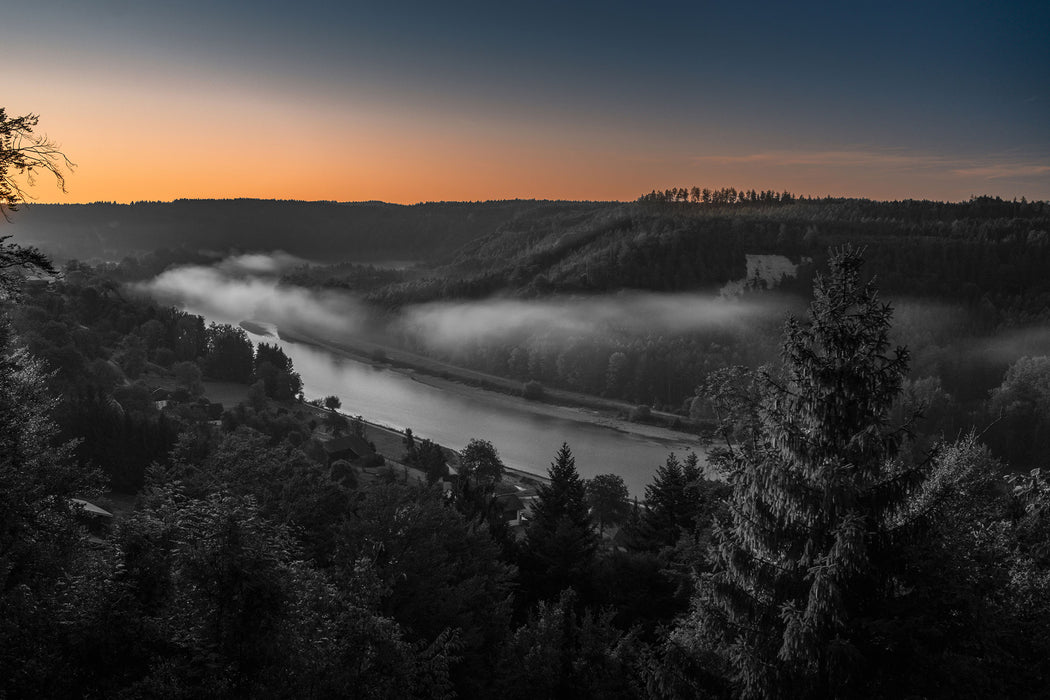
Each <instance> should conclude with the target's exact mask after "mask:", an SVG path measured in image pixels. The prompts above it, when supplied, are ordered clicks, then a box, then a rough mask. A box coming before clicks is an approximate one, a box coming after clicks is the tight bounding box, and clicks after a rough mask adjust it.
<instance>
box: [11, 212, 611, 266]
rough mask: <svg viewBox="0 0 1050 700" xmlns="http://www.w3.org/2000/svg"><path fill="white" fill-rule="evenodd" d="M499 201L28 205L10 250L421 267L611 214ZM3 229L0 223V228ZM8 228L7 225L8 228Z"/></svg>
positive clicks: (65, 255)
mask: <svg viewBox="0 0 1050 700" xmlns="http://www.w3.org/2000/svg"><path fill="white" fill-rule="evenodd" d="M615 206H617V205H615V204H608V203H595V202H548V201H536V200H508V201H496V202H478V203H470V202H436V203H426V204H415V205H412V206H402V205H398V204H385V203H382V202H362V203H337V202H298V201H275V200H258V199H229V200H208V199H202V200H188V199H183V200H176V201H174V202H137V203H134V204H113V203H105V202H100V203H94V204H65V205H60V204H33V205H25V206H23V207H21V208H20V211H18V212H14V213H13V214H12V217H11V218H12V221H13V222H14V223H16V224H17V233H18V239H19V242H20V243H21V244H23V245H36V246H39V247H40V248H42V249H44V250H45V251H47V252H48V253H50V254H51V255H53V256H54V257H55V258H56V259H58V260H64V259H71V258H76V259H81V260H97V259H102V260H120V259H122V258H124V257H125V256H128V255H134V254H138V253H144V252H147V251H151V250H155V249H158V248H179V247H185V248H187V249H189V250H209V251H217V252H227V251H230V250H242V251H246V250H247V251H256V250H277V249H280V250H285V251H287V252H288V253H291V254H292V255H298V256H300V257H303V258H308V259H311V260H320V261H338V260H347V259H353V260H355V261H379V260H390V259H411V260H420V259H431V258H434V257H438V256H440V255H442V254H446V253H448V252H450V251H452V250H455V249H456V248H458V247H459V246H462V245H464V244H466V243H467V242H469V241H472V240H474V239H475V238H477V237H479V236H482V235H485V234H488V233H491V232H492V231H495V230H497V229H499V228H500V227H501V226H504V225H505V224H507V223H508V222H512V221H514V220H515V219H516V218H518V217H520V216H522V215H526V214H530V215H535V214H537V213H557V214H567V215H572V214H574V213H577V212H591V211H595V210H601V209H608V208H612V207H615ZM0 226H3V222H0ZM12 229H14V227H12Z"/></svg>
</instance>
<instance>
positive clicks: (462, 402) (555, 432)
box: [193, 311, 703, 498]
mask: <svg viewBox="0 0 1050 700" xmlns="http://www.w3.org/2000/svg"><path fill="white" fill-rule="evenodd" d="M193 313H197V312H196V311H193ZM205 318H206V319H207V320H208V321H216V322H219V323H231V324H233V325H236V324H237V321H236V320H229V319H218V318H214V317H209V315H205ZM259 325H260V324H257V323H254V322H253V324H251V327H252V328H253V329H259ZM261 325H263V326H267V325H268V324H261ZM269 329H270V330H271V331H272V332H273V335H260V334H257V333H251V332H249V334H248V335H249V336H250V337H251V339H252V341H253V342H256V343H259V342H267V343H277V344H279V345H280V346H281V347H282V348H283V349H284V351H285V353H286V354H287V355H288V356H289V357H290V358H291V359H292V362H293V363H294V364H295V369H296V371H297V372H299V374H300V376H301V377H302V380H303V391H304V393H305V394H306V396H307V397H308V398H316V397H322V396H327V395H329V394H335V395H336V396H338V397H339V398H340V399H341V400H342V404H343V405H342V409H341V410H342V411H343V412H344V413H348V414H351V415H356V414H360V415H361V416H363V417H364V418H365V419H367V420H369V421H371V422H374V423H379V424H382V425H387V426H390V427H393V428H397V429H404V428H411V429H412V431H413V432H414V433H415V434H416V435H417V436H419V437H426V438H430V439H431V440H434V441H435V442H437V443H439V444H442V445H446V446H448V447H451V448H453V449H462V448H463V447H464V446H465V445H466V444H467V442H468V441H469V440H470V439H471V438H482V439H485V440H489V441H490V442H492V443H493V444H494V445H495V446H496V449H497V450H499V453H500V456H501V457H502V458H503V461H504V462H505V463H506V464H507V465H508V466H510V467H514V468H516V469H520V470H522V471H527V472H531V473H534V474H540V475H545V474H546V471H547V467H548V466H549V465H550V462H551V461H552V460H553V459H554V456H555V453H556V452H557V450H558V448H559V447H560V446H561V444H562V443H563V442H567V443H568V444H569V446H570V447H571V448H572V451H573V454H574V455H575V457H576V468H577V470H578V471H579V473H580V475H581V476H583V477H584V478H590V477H593V476H595V475H597V474H604V473H612V474H618V475H620V476H621V477H623V480H624V482H625V483H626V484H627V488H628V489H629V490H630V492H631V495H632V496H638V497H639V498H642V497H644V495H645V485H646V484H647V483H649V481H650V480H651V478H652V474H653V471H654V470H655V469H656V467H657V466H658V465H660V464H662V463H663V462H664V460H666V459H667V455H668V453H670V452H674V453H676V454H677V455H678V456H679V457H683V456H684V455H685V454H686V453H688V452H689V451H690V450H692V451H695V452H697V453H698V454H700V455H701V457H703V453H702V448H701V447H700V446H699V445H698V444H697V441H696V440H695V439H691V438H690V436H688V435H685V434H679V433H673V432H671V431H664V430H654V431H649V432H653V433H657V434H655V435H639V434H634V433H630V432H625V431H623V430H622V429H619V428H618V427H616V426H615V422H614V421H610V420H608V419H606V418H603V417H601V416H598V415H596V414H594V413H591V412H587V411H583V410H580V409H570V408H558V407H552V406H549V405H547V404H534V403H532V402H529V401H525V400H523V399H519V398H516V397H512V396H507V395H505V394H499V393H495V392H490V391H485V390H482V389H477V388H474V387H468V386H465V385H461V384H457V383H454V382H448V381H442V380H440V379H435V378H432V377H429V376H420V377H418V378H414V377H413V376H412V373H411V372H407V371H403V370H394V369H390V368H387V367H382V366H378V367H377V366H373V365H372V364H369V363H367V362H363V361H361V360H358V359H355V358H354V357H352V356H348V355H345V354H342V353H339V352H337V351H334V350H331V349H327V348H321V347H317V346H314V345H310V344H306V343H298V342H289V341H288V340H282V339H278V338H277V337H276V329H275V328H273V327H272V326H269Z"/></svg>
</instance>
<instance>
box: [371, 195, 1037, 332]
mask: <svg viewBox="0 0 1050 700" xmlns="http://www.w3.org/2000/svg"><path fill="white" fill-rule="evenodd" d="M1048 232H1050V205H1047V204H1046V203H1042V202H1035V203H1017V202H1005V201H1002V200H998V199H991V198H975V199H973V200H971V201H969V202H964V203H956V204H948V203H940V202H919V201H906V202H872V201H868V200H830V199H824V200H805V199H803V200H794V201H792V202H791V203H789V204H780V203H776V204H764V203H757V204H751V203H746V204H737V205H728V206H711V205H703V204H692V203H635V204H630V205H622V206H619V207H595V208H593V209H591V210H587V209H585V208H583V207H581V208H578V209H573V210H566V209H555V208H553V207H552V208H547V209H538V208H537V209H533V210H530V211H528V212H523V213H522V214H521V215H519V216H518V217H516V218H515V219H514V220H512V221H508V222H507V223H506V224H504V225H502V226H501V227H500V228H498V229H497V230H494V231H492V232H490V233H488V234H487V235H484V236H481V237H479V238H477V239H476V240H473V241H471V242H469V243H467V244H466V245H464V246H463V247H462V248H460V249H459V250H458V251H457V252H456V253H455V254H454V256H452V258H451V260H450V261H449V262H448V264H446V265H444V266H441V267H439V268H437V269H435V270H433V273H432V274H431V275H429V276H428V277H426V278H424V279H413V280H412V281H409V282H405V283H402V284H400V285H395V286H392V287H389V288H387V289H385V290H379V291H376V292H374V293H373V299H374V300H375V301H379V302H382V303H386V304H389V305H394V306H397V305H399V304H402V303H411V302H420V301H427V300H432V299H442V298H443V299H448V298H480V297H484V296H487V295H490V294H494V293H501V294H510V295H513V296H525V297H529V296H537V295H542V294H545V293H554V292H562V293H598V292H603V291H608V290H613V289H621V288H632V289H645V290H654V291H683V290H695V289H713V288H717V287H721V286H722V285H724V284H725V283H727V282H729V281H732V280H739V279H742V278H744V277H745V275H747V268H746V257H745V256H746V255H747V254H756V253H762V254H780V255H784V256H787V257H789V258H791V259H792V260H794V261H795V262H798V261H800V260H803V259H806V258H808V259H810V260H811V261H812V262H811V264H807V265H805V266H803V267H802V268H801V269H800V270H799V276H798V277H797V278H796V279H795V280H786V284H787V285H788V286H789V287H795V288H796V289H795V290H796V291H798V292H800V293H805V292H806V290H807V289H808V288H809V287H810V285H811V283H812V275H813V274H814V271H815V270H817V269H819V268H820V267H821V265H822V264H823V263H824V261H825V260H826V258H827V255H828V251H829V250H830V249H831V248H833V247H837V246H841V245H843V244H845V243H852V244H854V245H860V246H863V247H865V249H866V258H867V268H868V271H869V272H872V273H875V274H877V275H878V277H879V281H880V285H881V287H882V290H883V292H884V293H885V294H887V295H889V296H898V295H901V296H922V297H934V298H936V297H945V298H951V299H952V300H953V301H966V302H971V303H974V302H979V301H981V300H983V299H985V298H988V299H990V301H991V302H992V303H993V304H994V305H995V306H996V307H998V308H1003V307H1010V306H1013V305H1015V304H1016V303H1017V302H1018V301H1019V298H1020V297H1023V306H1024V307H1025V309H1027V313H1036V312H1038V310H1040V309H1043V308H1046V307H1050V275H1047V274H1046V270H1048V269H1050V233H1048ZM1033 310H1034V311H1033Z"/></svg>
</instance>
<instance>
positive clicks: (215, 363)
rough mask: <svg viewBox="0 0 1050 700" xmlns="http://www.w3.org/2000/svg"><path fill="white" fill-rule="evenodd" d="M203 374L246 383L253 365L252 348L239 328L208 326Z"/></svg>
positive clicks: (253, 350)
mask: <svg viewBox="0 0 1050 700" xmlns="http://www.w3.org/2000/svg"><path fill="white" fill-rule="evenodd" d="M206 338H207V352H206V353H205V355H204V360H203V368H204V374H205V375H207V376H208V377H211V378H212V379H219V380H222V381H228V382H238V383H241V384H248V383H249V382H250V380H251V377H252V370H253V367H254V363H255V349H254V347H252V341H251V340H249V339H248V334H247V333H246V332H245V331H244V329H243V328H236V327H234V326H231V325H229V324H222V325H219V324H216V323H212V324H210V325H209V326H208V330H207V334H206Z"/></svg>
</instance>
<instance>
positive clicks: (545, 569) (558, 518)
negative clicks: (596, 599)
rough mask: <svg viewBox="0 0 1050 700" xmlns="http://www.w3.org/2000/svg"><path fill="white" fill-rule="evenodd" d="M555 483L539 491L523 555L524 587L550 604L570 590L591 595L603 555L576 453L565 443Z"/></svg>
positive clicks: (553, 471)
mask: <svg viewBox="0 0 1050 700" xmlns="http://www.w3.org/2000/svg"><path fill="white" fill-rule="evenodd" d="M547 475H548V478H549V483H547V484H544V485H542V486H540V488H539V493H538V496H537V498H536V501H535V503H534V504H533V506H532V510H531V512H530V513H529V518H528V521H527V523H526V525H525V541H524V543H523V545H522V551H521V564H520V566H521V570H522V583H523V586H524V587H525V589H526V591H527V595H528V596H529V597H531V598H534V599H538V600H549V599H551V598H553V597H554V596H556V595H557V594H558V593H560V592H561V591H562V590H564V589H566V588H570V587H571V588H574V589H575V590H576V591H577V592H579V593H580V594H581V595H584V596H589V595H590V594H591V590H592V588H593V585H592V581H591V577H592V574H593V567H594V564H595V557H596V554H597V551H598V536H597V534H596V533H595V532H594V528H593V526H592V523H591V519H590V515H589V513H588V511H589V508H588V506H587V496H586V490H585V487H584V482H583V480H582V479H580V475H579V473H577V471H576V460H575V458H574V457H573V456H572V450H570V449H569V446H568V445H567V444H563V445H562V446H561V449H559V450H558V454H557V456H556V457H555V459H554V462H552V463H551V466H550V468H549V469H548V470H547Z"/></svg>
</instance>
